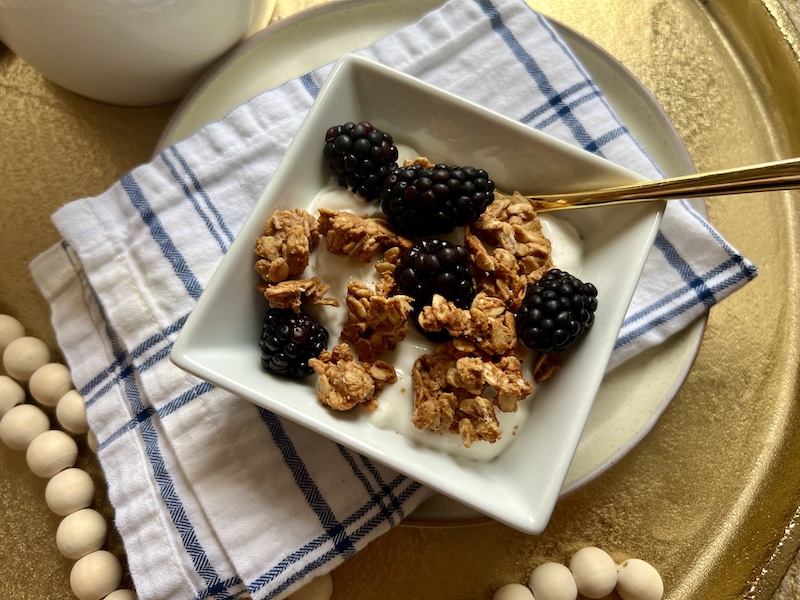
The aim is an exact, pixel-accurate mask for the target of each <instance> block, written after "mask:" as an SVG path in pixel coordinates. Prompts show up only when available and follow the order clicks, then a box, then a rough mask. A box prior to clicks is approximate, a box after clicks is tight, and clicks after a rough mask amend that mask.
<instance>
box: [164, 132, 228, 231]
mask: <svg viewBox="0 0 800 600" xmlns="http://www.w3.org/2000/svg"><path fill="white" fill-rule="evenodd" d="M170 151H171V152H172V155H173V156H174V157H175V159H176V160H177V161H178V164H180V166H181V168H183V171H184V172H185V173H186V174H187V175H188V176H189V180H190V181H191V182H192V185H193V186H194V189H195V190H197V193H198V194H200V197H201V198H202V199H203V201H204V202H205V204H206V207H207V208H208V210H209V212H210V213H211V214H212V215H214V219H215V220H216V221H217V224H218V225H219V228H220V229H221V230H222V233H223V234H224V235H225V239H227V240H228V242H229V243H231V242H233V239H234V235H233V233H232V232H231V230H230V229H229V228H228V225H227V223H225V219H223V218H222V214H221V213H220V212H219V209H217V206H216V204H214V202H212V201H211V198H210V197H209V195H208V194H207V193H206V191H205V189H204V188H203V185H202V184H201V183H200V179H199V178H198V177H197V175H196V174H195V172H194V171H193V170H192V168H191V167H190V166H189V163H188V162H187V161H186V159H185V158H184V157H183V156H182V155H181V153H180V152H178V149H177V148H176V147H175V146H172V147H171V148H170Z"/></svg>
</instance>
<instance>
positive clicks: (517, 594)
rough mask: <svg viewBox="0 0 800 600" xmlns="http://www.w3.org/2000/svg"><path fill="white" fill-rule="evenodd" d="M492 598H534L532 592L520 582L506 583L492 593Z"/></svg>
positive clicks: (522, 599)
mask: <svg viewBox="0 0 800 600" xmlns="http://www.w3.org/2000/svg"><path fill="white" fill-rule="evenodd" d="M492 600H534V598H533V592H532V591H531V590H530V589H529V588H528V587H527V586H524V585H522V584H521V583H507V584H506V585H504V586H503V587H501V588H500V589H499V590H497V591H496V592H495V593H494V596H492Z"/></svg>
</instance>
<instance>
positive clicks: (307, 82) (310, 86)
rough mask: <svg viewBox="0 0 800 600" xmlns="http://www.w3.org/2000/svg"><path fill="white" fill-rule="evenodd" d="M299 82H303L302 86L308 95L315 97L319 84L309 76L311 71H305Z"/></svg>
mask: <svg viewBox="0 0 800 600" xmlns="http://www.w3.org/2000/svg"><path fill="white" fill-rule="evenodd" d="M300 83H302V84H303V87H304V88H305V89H306V91H307V92H308V95H309V96H311V97H312V98H316V97H317V94H319V85H318V84H317V82H316V81H314V78H313V77H312V76H311V73H307V74H306V75H303V76H302V77H301V78H300Z"/></svg>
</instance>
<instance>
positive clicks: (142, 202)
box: [120, 174, 203, 301]
mask: <svg viewBox="0 0 800 600" xmlns="http://www.w3.org/2000/svg"><path fill="white" fill-rule="evenodd" d="M120 183H121V184H122V188H123V189H124V190H125V192H126V193H127V194H128V198H130V201H131V203H132V204H133V206H134V208H136V210H138V211H139V215H140V216H141V217H142V220H143V221H144V222H145V224H146V225H147V227H148V228H149V229H150V235H151V236H152V237H153V240H154V241H155V242H156V244H158V247H159V248H160V249H161V253H162V254H163V255H164V257H165V258H166V259H167V260H168V261H169V263H170V265H172V269H173V271H175V274H176V275H177V276H178V279H179V280H180V282H181V283H182V284H183V287H184V288H185V289H186V291H187V292H188V294H189V296H190V297H191V298H192V299H193V300H195V301H197V300H198V299H199V298H200V294H201V293H202V292H203V286H201V285H200V282H199V281H198V280H197V277H195V275H194V273H192V271H191V269H189V266H188V265H187V264H186V259H184V258H183V256H182V255H181V253H180V252H179V251H178V249H177V248H176V247H175V243H174V242H173V241H172V239H171V238H170V237H169V234H168V233H167V232H166V230H165V229H164V225H163V224H162V223H161V219H159V218H158V215H156V213H155V212H154V211H153V208H152V207H151V206H150V203H149V202H148V201H147V198H145V196H144V193H143V192H142V188H140V187H139V184H138V183H137V182H136V180H135V179H134V178H133V175H131V174H127V175H125V176H123V177H122V179H121V180H120Z"/></svg>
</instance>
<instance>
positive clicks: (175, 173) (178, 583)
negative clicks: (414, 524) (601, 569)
mask: <svg viewBox="0 0 800 600" xmlns="http://www.w3.org/2000/svg"><path fill="white" fill-rule="evenodd" d="M361 53H362V54H363V55H364V56H366V57H369V58H372V59H373V60H377V61H379V62H382V63H384V64H387V65H389V66H392V67H396V68H398V69H400V70H402V71H405V72H407V73H410V74H412V75H415V76H417V77H419V78H421V79H423V80H426V81H428V82H430V83H433V84H434V85H437V86H439V87H442V88H445V89H448V90H450V91H453V92H455V93H457V94H460V95H462V96H465V97H467V98H469V99H472V100H474V101H476V102H479V103H481V104H484V105H486V106H489V107H491V108H494V109H496V110H498V111H500V112H502V113H505V114H507V115H509V116H511V117H513V118H515V119H518V120H520V121H523V122H525V123H528V124H530V125H531V126H533V127H537V128H539V129H541V130H543V131H545V132H547V133H550V134H552V135H554V136H556V137H559V138H561V139H564V140H567V141H569V142H571V143H574V144H576V145H578V146H580V147H582V148H586V149H589V150H591V151H594V152H596V153H598V154H600V155H602V156H604V157H606V158H608V159H610V160H612V161H615V162H618V163H620V164H622V165H624V166H626V167H628V168H630V169H632V170H634V171H638V172H640V173H642V174H643V175H645V176H649V177H657V176H658V173H657V170H656V169H655V167H654V166H653V165H652V163H651V162H650V160H649V159H648V158H647V157H646V156H645V155H644V154H643V153H642V151H641V149H640V147H639V146H638V145H637V144H636V143H635V141H634V140H632V139H631V137H630V135H629V134H628V133H627V131H626V130H625V128H624V127H623V126H622V124H620V123H619V122H618V121H617V119H616V118H615V116H614V115H613V114H612V113H611V111H610V109H609V107H608V105H607V103H606V102H605V100H604V99H603V97H602V96H601V94H600V93H599V92H598V90H597V88H596V87H595V86H594V84H593V83H592V82H591V81H589V80H588V78H587V76H586V74H585V73H584V71H583V69H582V68H581V67H580V65H579V64H578V63H577V61H576V60H575V58H574V57H573V56H572V55H571V54H570V53H569V51H568V50H567V49H566V46H565V45H564V44H563V43H562V42H561V41H560V39H559V37H558V35H557V34H556V33H555V31H554V30H553V29H552V28H551V27H550V26H549V25H548V23H547V21H546V20H545V19H543V18H542V17H541V16H539V15H538V14H537V13H535V12H533V11H531V10H530V9H529V8H528V7H527V5H526V4H525V3H524V2H523V1H522V0H451V1H450V2H449V3H447V4H446V5H444V6H443V7H442V8H440V9H439V10H437V11H435V12H432V13H431V14H429V15H427V16H426V17H425V18H423V19H422V20H421V21H420V22H419V23H417V24H415V25H413V26H409V27H408V28H406V29H403V30H401V31H399V32H397V33H395V34H393V35H391V36H389V37H388V38H385V39H383V40H381V41H380V42H378V43H376V44H375V45H373V46H371V47H369V48H367V49H364V50H363V51H362V52H361ZM329 68H330V67H329V66H328V67H324V68H320V69H319V70H317V71H314V72H312V73H309V74H308V75H306V76H304V77H301V78H299V79H297V80H295V81H291V82H288V83H286V84H285V85H283V86H281V87H280V88H278V89H275V90H271V91H268V92H264V93H262V94H260V95H258V96H257V97H255V98H253V99H252V100H250V101H249V102H247V103H246V104H244V105H243V106H241V107H239V108H237V109H235V110H233V111H232V112H231V113H230V114H228V115H227V116H226V117H225V118H224V119H222V120H221V121H219V122H216V123H213V124H210V125H208V126H206V127H205V128H203V129H202V130H200V131H199V132H197V133H196V134H194V135H193V136H191V137H190V138H189V139H187V140H185V141H182V142H180V143H178V144H176V145H174V146H172V147H170V148H168V149H166V150H164V151H163V152H162V153H161V154H160V155H159V156H158V157H157V158H155V159H154V160H153V161H152V162H151V163H150V164H147V165H143V166H141V167H139V168H137V169H136V170H134V171H133V172H132V173H130V174H129V175H126V176H125V177H123V178H122V179H121V180H120V181H119V182H118V183H117V184H116V185H114V186H113V187H112V188H111V189H110V190H108V191H107V192H106V193H104V194H102V195H100V196H98V197H95V198H86V199H82V200H78V201H75V202H72V203H70V204H68V205H66V206H64V207H63V208H61V209H60V210H59V211H58V212H57V213H56V214H55V216H54V222H55V224H56V226H57V227H58V229H59V230H60V232H61V233H62V235H63V237H64V242H63V243H62V244H61V245H59V246H57V247H54V248H53V249H51V250H50V251H48V252H46V253H45V254H43V255H42V256H41V257H39V258H37V259H36V261H34V263H33V264H32V265H31V269H32V273H33V275H34V277H35V278H36V280H37V282H38V284H39V286H40V287H41V289H42V291H43V293H44V295H45V296H46V297H47V299H48V300H49V301H50V303H51V305H52V314H53V324H54V326H55V329H56V333H57V336H58V341H59V344H60V346H61V348H62V350H63V353H64V355H65V357H66V359H67V361H68V363H69V365H70V367H71V369H72V373H73V376H74V379H75V383H76V386H77V387H78V388H79V390H80V392H81V393H82V394H83V396H84V398H85V399H86V403H87V407H88V417H89V421H90V424H91V427H92V430H93V431H94V432H95V434H96V435H97V438H98V440H99V458H100V461H101V463H102V466H103V469H104V472H105V475H106V477H107V479H108V493H109V498H110V500H111V502H112V503H113V505H114V508H115V511H116V527H117V529H118V530H119V532H120V534H121V536H122V539H123V541H124V544H125V549H126V552H127V557H128V564H129V568H130V571H131V575H132V578H133V581H134V583H135V585H136V588H137V591H138V595H139V598H141V599H143V600H147V599H156V598H158V599H162V598H172V599H184V598H185V599H192V598H196V599H202V598H241V597H247V595H249V596H252V597H254V598H276V597H279V596H281V595H285V594H287V593H289V592H291V591H292V590H293V589H295V588H296V587H298V586H299V585H300V584H301V583H303V582H304V581H307V580H308V578H309V577H310V576H312V575H318V574H321V573H323V572H325V571H328V570H330V569H332V568H333V567H335V566H336V565H337V564H339V563H341V562H342V561H344V560H346V559H347V558H349V557H351V556H352V555H353V554H354V553H356V552H357V551H358V550H359V549H361V548H363V547H364V546H365V545H366V544H367V543H369V542H370V541H371V540H372V539H374V538H375V537H376V536H378V535H380V534H381V533H383V532H385V531H387V530H388V529H389V528H391V527H392V526H394V525H396V524H397V523H398V522H399V521H400V520H401V519H403V517H404V516H405V515H407V514H409V513H410V512H411V511H413V510H414V508H415V507H417V506H418V505H419V503H420V502H421V501H422V500H423V499H425V498H426V497H428V496H429V493H430V492H429V491H428V490H427V489H425V488H422V487H421V486H419V485H418V484H417V483H416V482H414V481H411V480H409V479H407V478H405V477H403V476H401V475H399V474H397V473H395V472H392V471H390V470H389V469H386V468H384V467H382V466H381V465H379V464H376V463H374V462H372V461H370V460H368V459H366V458H364V457H362V456H359V455H356V454H354V453H353V452H350V451H348V450H347V449H346V448H343V447H340V446H338V445H336V444H334V443H331V442H329V441H327V440H325V439H322V438H320V437H319V436H318V435H316V434H314V433H312V432H310V431H307V430H304V429H303V428H301V427H299V426H297V425H295V424H293V423H291V422H286V421H283V420H281V419H278V418H276V417H275V416H274V415H273V414H271V413H269V412H267V411H264V410H262V409H259V408H256V407H255V406H253V405H252V404H249V403H247V402H245V401H243V400H240V399H237V398H235V397H232V396H231V395H230V394H228V393H226V392H223V391H221V390H219V389H215V388H214V387H213V386H211V385H209V384H207V383H206V382H204V381H201V380H199V379H196V378H194V377H192V376H190V375H188V374H186V373H185V372H183V371H181V370H179V369H177V368H176V367H174V366H173V365H172V363H171V362H170V361H169V358H168V355H169V352H170V348H171V345H172V343H173V341H174V340H175V338H176V336H177V334H178V332H179V331H180V329H181V326H182V325H183V323H184V322H185V320H186V317H187V316H188V314H189V313H190V312H191V310H192V308H193V306H194V305H195V302H196V301H197V299H198V297H199V296H200V294H201V293H202V291H203V289H204V287H205V286H206V284H207V283H208V281H209V279H210V277H211V275H212V273H213V272H214V269H215V268H216V266H217V265H218V264H219V262H220V260H221V259H222V257H223V255H224V254H225V252H226V251H227V249H228V248H229V247H230V244H231V242H232V241H233V239H234V236H235V235H236V232H237V231H238V230H239V228H240V226H241V225H242V223H243V221H244V220H245V218H246V216H247V215H248V212H249V211H250V208H251V207H252V206H253V204H254V202H255V201H256V199H257V198H258V197H259V195H260V193H261V191H262V189H263V188H264V186H265V184H266V183H267V181H268V180H269V178H270V176H271V174H272V172H273V170H274V169H275V167H276V165H277V164H278V161H279V160H280V158H281V156H282V155H283V153H284V150H285V149H286V146H287V144H288V143H289V140H290V139H291V137H292V134H293V132H294V131H295V130H296V129H297V128H298V127H299V125H300V122H301V120H302V118H303V116H304V114H305V112H306V110H307V109H308V108H309V106H310V105H311V103H312V101H313V100H314V96H315V94H316V91H317V90H318V88H319V86H320V85H321V84H322V82H323V81H324V79H325V76H326V73H327V72H328V70H329ZM498 90H502V93H498ZM755 274H756V269H755V268H754V267H753V265H751V264H750V263H749V262H748V261H747V260H745V259H744V258H743V257H742V256H740V255H739V254H738V253H737V252H736V251H735V250H734V249H733V248H731V247H730V246H729V245H728V244H727V243H726V242H725V241H724V240H722V238H721V237H720V236H719V235H718V234H717V233H715V232H714V230H713V229H712V228H711V227H710V226H709V225H708V223H706V222H705V221H704V220H703V219H702V218H701V217H700V216H699V215H698V214H696V213H695V212H694V211H692V210H691V209H690V208H689V207H687V206H685V205H684V204H681V203H677V202H676V203H672V204H671V205H670V209H669V210H668V215H667V216H666V217H665V219H664V222H663V228H662V231H661V233H660V234H659V236H658V241H657V243H656V245H655V247H654V249H653V251H652V253H651V257H650V260H649V262H648V264H647V267H646V269H645V275H644V276H643V279H642V285H641V286H640V290H639V291H638V292H637V296H636V299H635V304H634V306H632V308H631V312H630V316H629V318H628V321H627V322H626V324H625V329H624V331H623V333H622V336H621V338H620V344H619V348H618V351H617V353H616V355H615V356H616V358H615V360H618V361H620V360H623V359H624V358H626V357H627V356H630V355H632V354H633V353H635V352H637V351H639V350H641V349H642V348H644V347H648V346H650V345H652V344H656V343H658V342H659V341H660V340H661V339H663V338H665V337H667V336H668V335H670V334H671V333H672V332H673V331H675V330H678V329H680V328H681V327H684V326H685V325H686V324H687V323H689V322H691V321H692V320H693V319H695V318H696V317H698V316H700V315H702V314H703V313H704V312H705V311H706V310H707V309H708V308H709V307H710V306H711V305H712V304H714V303H715V302H717V301H719V300H721V299H722V298H723V297H724V296H726V295H727V294H729V293H731V292H732V291H734V290H735V289H737V288H738V287H740V286H741V285H742V284H744V283H745V282H747V281H748V280H750V279H752V278H753V277H754V276H755Z"/></svg>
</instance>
